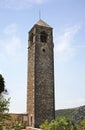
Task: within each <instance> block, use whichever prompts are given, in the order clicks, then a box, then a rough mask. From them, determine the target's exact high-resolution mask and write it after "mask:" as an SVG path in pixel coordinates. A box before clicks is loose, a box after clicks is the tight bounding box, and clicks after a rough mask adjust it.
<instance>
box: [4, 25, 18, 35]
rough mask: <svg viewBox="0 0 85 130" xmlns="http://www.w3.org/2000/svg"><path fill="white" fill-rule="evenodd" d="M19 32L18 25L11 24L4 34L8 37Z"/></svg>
mask: <svg viewBox="0 0 85 130" xmlns="http://www.w3.org/2000/svg"><path fill="white" fill-rule="evenodd" d="M16 32H17V25H16V24H11V25H8V26H7V27H6V28H5V29H4V33H5V34H7V35H12V34H14V33H16Z"/></svg>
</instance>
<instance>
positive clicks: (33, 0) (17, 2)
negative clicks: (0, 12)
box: [0, 0, 46, 9]
mask: <svg viewBox="0 0 85 130" xmlns="http://www.w3.org/2000/svg"><path fill="white" fill-rule="evenodd" d="M44 2H46V0H1V1H0V7H2V8H11V9H24V8H25V9H26V8H29V7H30V6H32V5H34V4H43V3H44Z"/></svg>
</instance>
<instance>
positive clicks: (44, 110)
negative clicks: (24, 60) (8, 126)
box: [27, 20, 55, 128]
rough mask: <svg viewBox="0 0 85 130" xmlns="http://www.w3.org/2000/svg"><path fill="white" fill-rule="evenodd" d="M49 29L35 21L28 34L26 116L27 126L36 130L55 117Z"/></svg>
mask: <svg viewBox="0 0 85 130" xmlns="http://www.w3.org/2000/svg"><path fill="white" fill-rule="evenodd" d="M52 30H53V29H52V27H51V26H49V25H48V24H47V23H45V22H44V21H43V20H39V21H38V22H37V23H36V24H35V25H34V26H33V27H32V29H31V30H30V31H29V33H28V34H29V36H28V39H29V40H28V68H27V69H28V72H27V75H28V77H27V114H28V124H29V126H31V127H36V128H38V127H39V126H40V125H41V124H42V123H43V122H44V121H45V120H48V121H49V122H50V121H51V120H53V119H54V118H55V100H54V57H53V56H54V54H53V53H54V45H53V35H52V34H53V33H52Z"/></svg>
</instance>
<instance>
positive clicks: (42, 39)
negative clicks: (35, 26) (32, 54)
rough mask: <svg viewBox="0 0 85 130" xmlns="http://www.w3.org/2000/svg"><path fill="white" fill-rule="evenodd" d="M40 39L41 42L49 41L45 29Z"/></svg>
mask: <svg viewBox="0 0 85 130" xmlns="http://www.w3.org/2000/svg"><path fill="white" fill-rule="evenodd" d="M40 41H41V42H47V33H46V32H45V31H42V32H41V33H40Z"/></svg>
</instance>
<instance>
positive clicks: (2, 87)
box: [0, 74, 5, 94]
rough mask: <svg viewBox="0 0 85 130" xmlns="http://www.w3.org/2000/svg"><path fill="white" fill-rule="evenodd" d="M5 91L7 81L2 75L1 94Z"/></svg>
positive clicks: (0, 81) (0, 80) (0, 76)
mask: <svg viewBox="0 0 85 130" xmlns="http://www.w3.org/2000/svg"><path fill="white" fill-rule="evenodd" d="M4 91H5V81H4V78H3V76H2V75H1V74H0V94H1V93H2V92H4Z"/></svg>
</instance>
